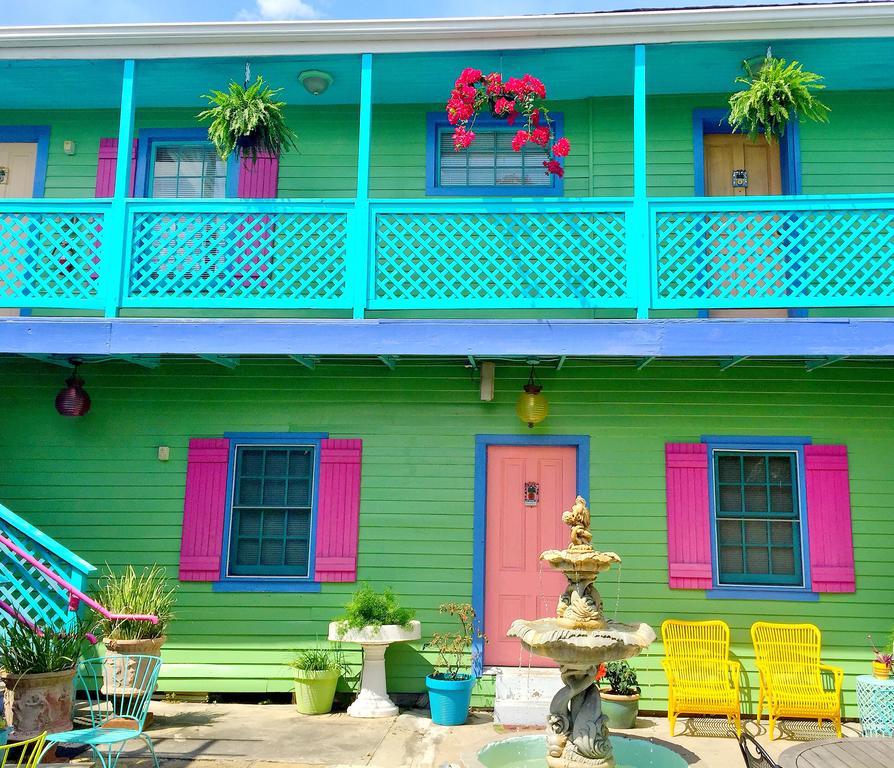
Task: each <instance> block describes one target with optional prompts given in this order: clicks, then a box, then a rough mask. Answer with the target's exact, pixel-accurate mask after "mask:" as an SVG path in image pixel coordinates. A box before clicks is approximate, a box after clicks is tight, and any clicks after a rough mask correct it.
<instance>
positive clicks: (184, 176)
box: [149, 141, 227, 198]
mask: <svg viewBox="0 0 894 768" xmlns="http://www.w3.org/2000/svg"><path fill="white" fill-rule="evenodd" d="M151 152H152V155H151V161H150V183H149V190H150V197H179V198H202V197H226V193H227V163H226V162H225V161H224V160H221V159H220V158H219V157H218V156H217V152H216V151H215V150H214V146H213V145H212V144H211V142H208V141H191V142H167V141H163V142H162V141H156V142H152V145H151Z"/></svg>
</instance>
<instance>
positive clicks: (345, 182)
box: [3, 91, 894, 198]
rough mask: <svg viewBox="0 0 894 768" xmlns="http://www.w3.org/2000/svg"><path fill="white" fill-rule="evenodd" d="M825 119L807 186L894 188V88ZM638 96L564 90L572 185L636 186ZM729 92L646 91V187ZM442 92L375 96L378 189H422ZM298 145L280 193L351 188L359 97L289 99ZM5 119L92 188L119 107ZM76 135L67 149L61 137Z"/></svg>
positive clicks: (685, 168)
mask: <svg viewBox="0 0 894 768" xmlns="http://www.w3.org/2000/svg"><path fill="white" fill-rule="evenodd" d="M824 98H826V100H827V101H828V103H829V105H830V106H831V107H832V114H831V122H830V123H829V124H828V125H814V124H804V125H802V127H801V166H802V179H803V191H804V192H805V193H807V194H833V193H858V192H888V191H891V189H892V188H894V185H892V182H891V178H890V175H889V174H888V173H887V172H886V171H885V169H886V168H887V167H888V166H889V165H891V163H894V98H891V92H889V91H856V92H838V93H829V94H826V95H825V97H824ZM632 103H633V102H632V99H630V98H625V97H615V98H592V99H584V100H577V101H567V102H562V101H557V102H555V103H554V104H553V105H552V106H553V107H554V108H555V109H556V110H557V111H561V112H562V113H563V114H564V116H565V132H566V135H567V136H568V138H569V139H570V141H571V142H572V147H573V149H572V153H571V155H570V156H569V157H568V159H567V163H566V174H565V194H566V195H567V196H581V197H586V196H602V197H612V196H625V195H630V194H632V192H633V140H632V120H633V117H632V112H631V110H632ZM725 104H726V96H724V95H723V94H690V95H674V96H652V97H650V98H649V99H648V104H647V117H648V172H649V179H648V180H649V185H648V186H649V194H650V195H654V196H658V197H666V196H677V195H680V196H685V195H691V194H692V193H693V153H692V141H693V137H692V110H693V109H697V108H711V107H713V108H722V107H724V106H725ZM441 109H443V105H442V104H425V105H421V104H407V105H378V106H376V107H375V108H374V110H373V137H372V153H371V169H370V192H371V195H372V197H374V198H391V197H424V196H425V141H426V135H425V131H426V125H425V118H426V114H427V113H428V112H430V111H438V110H441ZM195 112H196V110H191V109H150V110H139V111H138V112H137V117H136V125H137V128H178V127H194V126H195V125H196V121H195ZM286 112H287V118H288V121H289V124H290V125H291V126H292V127H293V128H294V129H295V130H296V132H297V133H298V138H299V149H298V151H297V152H295V151H292V152H288V153H287V154H286V155H284V157H283V158H282V161H281V164H280V181H279V195H280V197H353V196H354V193H355V191H356V185H357V168H356V166H357V132H358V114H359V112H358V108H357V107H356V106H321V107H301V108H298V107H289V108H288V109H287V110H286ZM3 122H4V123H9V124H47V123H50V124H51V126H52V134H51V143H50V157H49V167H48V172H47V189H46V194H47V197H91V196H92V195H93V188H94V183H95V177H96V155H97V151H98V148H99V139H100V138H101V137H104V136H114V135H115V133H116V131H117V114H116V113H115V112H114V111H113V110H94V111H88V110H84V111H77V110H57V111H56V112H54V113H52V115H48V114H47V113H45V112H14V113H12V114H11V115H10V116H4V118H3ZM66 139H72V140H74V141H76V142H77V153H76V154H75V155H74V156H67V155H65V154H64V153H63V152H62V142H63V141H64V140H66Z"/></svg>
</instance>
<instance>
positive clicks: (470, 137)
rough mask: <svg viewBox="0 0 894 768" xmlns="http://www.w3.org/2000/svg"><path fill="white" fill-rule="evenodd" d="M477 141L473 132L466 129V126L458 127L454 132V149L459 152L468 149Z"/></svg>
mask: <svg viewBox="0 0 894 768" xmlns="http://www.w3.org/2000/svg"><path fill="white" fill-rule="evenodd" d="M474 140H475V134H474V132H473V131H469V130H467V129H466V127H465V126H464V125H458V126H456V128H455V129H454V131H453V148H454V149H455V150H456V151H457V152H459V151H460V150H461V149H468V148H469V146H471V144H472V142H473V141H474Z"/></svg>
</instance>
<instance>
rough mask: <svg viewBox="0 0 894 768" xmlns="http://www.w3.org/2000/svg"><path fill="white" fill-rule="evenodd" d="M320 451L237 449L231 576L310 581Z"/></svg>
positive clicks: (297, 447) (306, 448)
mask: <svg viewBox="0 0 894 768" xmlns="http://www.w3.org/2000/svg"><path fill="white" fill-rule="evenodd" d="M315 461H316V447H315V446H314V445H282V444H277V445H237V446H236V453H235V462H234V465H235V466H234V477H233V504H232V515H231V517H230V526H231V527H230V553H229V568H228V574H229V575H233V576H291V577H304V578H307V577H309V576H310V558H311V521H312V518H313V494H314V489H313V483H314V466H315Z"/></svg>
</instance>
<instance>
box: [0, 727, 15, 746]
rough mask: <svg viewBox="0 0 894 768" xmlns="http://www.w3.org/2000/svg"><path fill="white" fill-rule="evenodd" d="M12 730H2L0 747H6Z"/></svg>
mask: <svg viewBox="0 0 894 768" xmlns="http://www.w3.org/2000/svg"><path fill="white" fill-rule="evenodd" d="M11 730H12V728H0V747H5V746H6V744H7V742H8V741H9V732H10V731H11Z"/></svg>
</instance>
